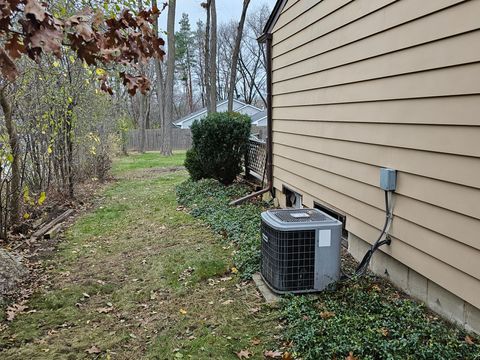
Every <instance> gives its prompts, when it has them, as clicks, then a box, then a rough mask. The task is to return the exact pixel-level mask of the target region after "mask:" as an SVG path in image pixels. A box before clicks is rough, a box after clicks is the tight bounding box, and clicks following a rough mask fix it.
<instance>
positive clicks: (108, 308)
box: [97, 307, 113, 314]
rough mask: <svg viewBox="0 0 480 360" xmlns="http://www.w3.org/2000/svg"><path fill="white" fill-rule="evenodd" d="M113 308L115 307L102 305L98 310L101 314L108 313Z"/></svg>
mask: <svg viewBox="0 0 480 360" xmlns="http://www.w3.org/2000/svg"><path fill="white" fill-rule="evenodd" d="M112 310H113V307H102V308H98V309H97V312H99V313H100V314H108V313H109V312H111V311H112Z"/></svg>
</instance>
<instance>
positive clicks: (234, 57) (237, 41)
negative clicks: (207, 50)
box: [228, 0, 250, 111]
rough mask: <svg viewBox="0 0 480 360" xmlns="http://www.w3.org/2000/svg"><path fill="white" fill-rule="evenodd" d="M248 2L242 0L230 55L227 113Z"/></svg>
mask: <svg viewBox="0 0 480 360" xmlns="http://www.w3.org/2000/svg"><path fill="white" fill-rule="evenodd" d="M249 4H250V0H243V9H242V15H241V17H240V21H239V22H238V28H237V37H236V38H235V48H234V49H233V55H232V69H231V71H230V82H229V86H228V111H233V95H234V92H235V84H236V82H237V64H238V57H239V54H240V45H241V44H242V36H243V27H244V25H245V18H246V17H247V10H248V5H249Z"/></svg>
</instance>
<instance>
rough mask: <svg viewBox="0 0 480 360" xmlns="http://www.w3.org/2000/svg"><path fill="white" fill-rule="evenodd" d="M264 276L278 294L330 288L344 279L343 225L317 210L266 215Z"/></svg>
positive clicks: (266, 212)
mask: <svg viewBox="0 0 480 360" xmlns="http://www.w3.org/2000/svg"><path fill="white" fill-rule="evenodd" d="M261 232H262V234H261V235H262V246H261V249H262V250H261V254H262V263H261V275H262V277H263V279H264V281H265V282H266V283H267V285H268V286H269V287H270V288H271V289H272V290H273V291H274V292H276V293H279V294H282V293H306V292H316V291H322V290H324V289H326V288H327V287H328V286H329V285H331V284H332V283H334V282H336V281H337V280H338V279H339V278H340V245H341V234H342V223H341V222H340V221H338V220H337V219H334V218H333V217H331V216H329V215H327V214H325V213H324V212H322V211H320V210H317V209H285V210H268V211H265V212H263V213H262V228H261Z"/></svg>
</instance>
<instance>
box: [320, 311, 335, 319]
mask: <svg viewBox="0 0 480 360" xmlns="http://www.w3.org/2000/svg"><path fill="white" fill-rule="evenodd" d="M334 316H335V313H334V312H332V311H322V312H321V313H320V317H321V318H322V319H323V320H326V319H330V318H332V317H334Z"/></svg>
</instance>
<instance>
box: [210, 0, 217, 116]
mask: <svg viewBox="0 0 480 360" xmlns="http://www.w3.org/2000/svg"><path fill="white" fill-rule="evenodd" d="M210 16H211V19H210V21H211V24H210V76H209V78H210V109H211V111H209V112H216V111H217V8H216V4H215V0H210Z"/></svg>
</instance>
